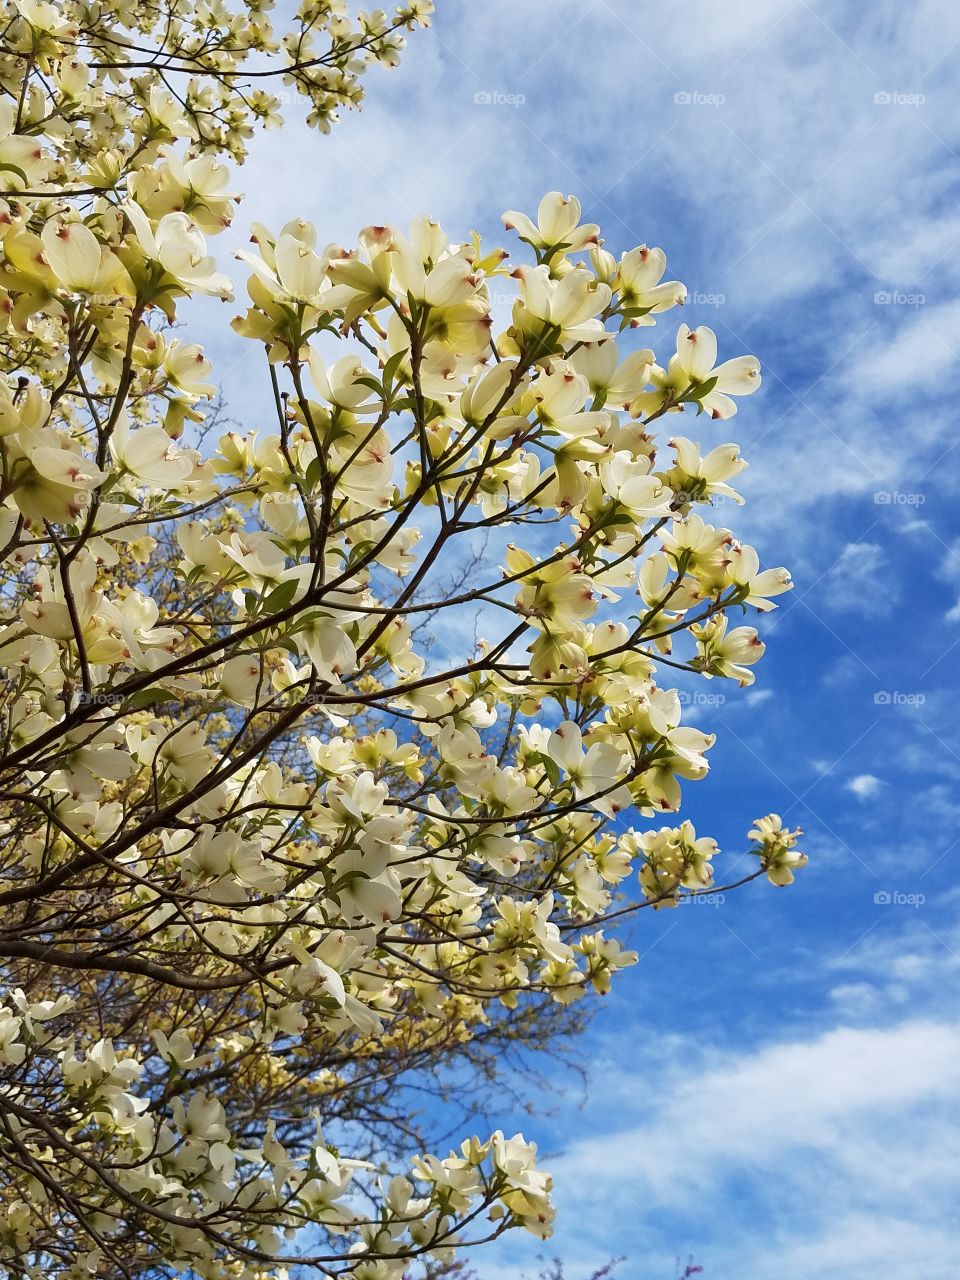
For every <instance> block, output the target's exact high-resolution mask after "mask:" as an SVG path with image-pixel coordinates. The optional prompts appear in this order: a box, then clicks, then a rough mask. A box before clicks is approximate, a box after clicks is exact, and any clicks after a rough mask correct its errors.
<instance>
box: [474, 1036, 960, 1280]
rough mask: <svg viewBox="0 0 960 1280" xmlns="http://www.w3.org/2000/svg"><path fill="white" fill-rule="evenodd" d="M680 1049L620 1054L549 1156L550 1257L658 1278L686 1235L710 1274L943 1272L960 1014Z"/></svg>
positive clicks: (950, 1255)
mask: <svg viewBox="0 0 960 1280" xmlns="http://www.w3.org/2000/svg"><path fill="white" fill-rule="evenodd" d="M624 1047H625V1046H624ZM691 1049H692V1046H689V1045H687V1046H684V1047H682V1048H680V1049H679V1050H678V1049H676V1048H675V1049H674V1052H673V1055H672V1056H671V1058H670V1060H669V1061H668V1062H662V1061H661V1062H660V1063H658V1064H657V1069H656V1070H655V1071H651V1070H648V1069H646V1068H647V1067H648V1066H649V1064H647V1063H644V1062H643V1061H640V1062H638V1061H637V1059H636V1054H635V1052H633V1051H631V1054H630V1056H629V1058H628V1059H626V1060H629V1061H630V1063H631V1069H630V1074H629V1076H628V1077H627V1078H626V1080H625V1081H624V1083H625V1084H627V1085H628V1087H627V1088H625V1089H618V1090H617V1091H616V1093H615V1095H614V1098H612V1099H611V1100H610V1101H611V1104H612V1105H610V1106H609V1107H608V1108H606V1109H605V1108H604V1107H603V1105H602V1102H600V1103H598V1104H597V1105H596V1106H595V1107H594V1108H592V1112H593V1114H588V1116H587V1118H586V1126H590V1125H591V1123H592V1126H593V1128H594V1129H595V1131H596V1132H595V1136H591V1137H587V1138H581V1139H579V1140H575V1141H573V1142H572V1143H571V1144H570V1145H569V1146H568V1147H567V1148H566V1150H565V1151H564V1152H563V1154H562V1155H561V1156H560V1157H559V1159H554V1160H553V1161H552V1162H551V1165H552V1168H553V1171H554V1173H555V1176H556V1178H557V1183H558V1187H559V1199H560V1203H561V1209H564V1208H565V1209H566V1211H567V1215H568V1216H567V1220H566V1225H565V1226H561V1233H560V1236H559V1238H558V1240H557V1242H556V1252H558V1253H559V1254H561V1255H564V1254H565V1253H566V1252H567V1245H568V1242H569V1249H570V1250H572V1251H573V1254H574V1256H575V1257H576V1258H577V1259H578V1260H581V1259H582V1260H583V1262H584V1263H588V1264H590V1263H592V1264H593V1265H595V1264H596V1263H597V1262H599V1261H601V1260H603V1259H605V1258H608V1257H610V1256H611V1255H612V1254H615V1253H626V1254H628V1274H636V1275H641V1274H642V1275H644V1276H647V1275H650V1276H654V1275H657V1274H662V1275H668V1274H669V1271H664V1270H663V1266H664V1265H665V1264H666V1258H667V1257H668V1256H669V1252H668V1251H669V1249H670V1248H671V1244H670V1241H671V1240H672V1241H673V1242H674V1247H675V1248H676V1250H677V1251H678V1252H679V1251H681V1250H683V1251H685V1250H686V1248H687V1245H688V1242H689V1247H690V1248H691V1249H692V1250H693V1252H694V1255H695V1256H696V1257H698V1258H699V1259H700V1260H701V1261H704V1260H709V1262H710V1266H709V1268H708V1274H710V1275H718V1276H720V1275H738V1276H744V1277H750V1278H751V1280H752V1278H753V1277H767V1276H771V1275H776V1276H777V1277H778V1280H809V1277H810V1276H811V1275H816V1276H817V1277H818V1280H902V1277H903V1276H906V1275H909V1276H910V1277H911V1280H914V1278H916V1280H942V1277H943V1276H944V1275H947V1274H949V1273H950V1272H951V1270H952V1269H953V1268H955V1267H957V1266H958V1265H960V1240H958V1239H957V1237H956V1235H955V1234H954V1233H952V1232H950V1231H949V1230H947V1226H946V1221H947V1220H946V1218H945V1217H943V1215H944V1213H945V1212H951V1210H950V1209H949V1206H950V1205H951V1203H952V1199H953V1198H954V1197H955V1196H956V1193H957V1191H958V1190H960V1175H958V1166H957V1165H955V1164H954V1163H952V1162H953V1161H954V1160H955V1157H956V1154H957V1152H956V1148H957V1144H958V1140H957V1135H956V1132H955V1131H951V1130H950V1129H949V1128H948V1127H947V1126H946V1121H947V1118H948V1117H949V1116H950V1115H951V1114H953V1113H955V1109H956V1107H957V1105H958V1103H960V1027H958V1026H956V1025H953V1024H949V1023H944V1022H935V1021H923V1020H915V1021H908V1022H903V1023H901V1024H899V1025H896V1026H893V1027H890V1028H886V1029H876V1028H866V1029H863V1028H861V1029H856V1028H851V1027H845V1026H841V1027H838V1028H837V1029H835V1030H832V1031H829V1032H827V1033H825V1034H823V1035H820V1036H817V1037H815V1038H813V1039H809V1040H802V1039H799V1040H792V1041H788V1042H783V1043H778V1044H771V1045H769V1046H767V1047H765V1048H761V1049H759V1050H757V1051H756V1052H753V1053H742V1054H739V1055H725V1056H719V1055H715V1056H714V1059H713V1061H712V1062H710V1063H708V1064H707V1065H706V1066H705V1067H703V1068H700V1069H698V1068H697V1066H696V1063H697V1060H698V1056H699V1054H698V1051H697V1050H693V1051H692V1052H691ZM691 1064H693V1065H691ZM603 1065H605V1067H606V1070H607V1071H608V1072H609V1073H611V1077H613V1073H617V1074H618V1075H619V1072H620V1071H621V1070H622V1063H613V1062H608V1063H606V1064H603ZM602 1071H603V1067H602V1066H601V1067H598V1068H597V1086H596V1094H595V1096H597V1097H598V1098H599V1097H600V1096H601V1095H602V1080H603V1074H602ZM630 1085H632V1087H629V1086H630ZM618 1117H619V1118H620V1119H621V1121H622V1122H621V1123H620V1124H616V1119H617V1118H618ZM586 1126H585V1127H586ZM938 1215H940V1216H939V1219H938ZM561 1222H563V1219H561ZM509 1248H510V1249H511V1250H513V1249H514V1248H515V1246H514V1245H513V1244H511V1245H510V1246H509ZM513 1256H514V1257H516V1253H515V1252H514V1255H513ZM521 1256H522V1255H521ZM521 1265H522V1264H520V1263H518V1264H517V1270H515V1271H505V1270H504V1269H503V1265H502V1261H501V1262H500V1263H499V1264H498V1265H497V1267H496V1269H495V1270H491V1271H489V1272H484V1273H483V1274H484V1275H485V1276H486V1275H489V1276H491V1278H492V1276H493V1275H497V1276H501V1277H505V1278H506V1277H507V1276H511V1277H512V1276H514V1275H515V1276H519V1275H520V1274H521V1269H520V1267H521Z"/></svg>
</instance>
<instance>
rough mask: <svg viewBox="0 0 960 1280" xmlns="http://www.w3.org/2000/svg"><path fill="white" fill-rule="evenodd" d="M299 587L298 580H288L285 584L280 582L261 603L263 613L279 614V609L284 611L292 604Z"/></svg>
mask: <svg viewBox="0 0 960 1280" xmlns="http://www.w3.org/2000/svg"><path fill="white" fill-rule="evenodd" d="M299 586H300V583H299V581H298V579H296V578H288V579H287V581H286V582H281V583H280V585H279V586H277V587H274V588H273V590H272V591H271V592H270V594H269V595H268V596H267V598H266V600H264V602H263V611H264V613H279V612H280V610H281V609H286V607H287V605H290V604H293V597H294V596H295V595H296V594H297V589H298V587H299Z"/></svg>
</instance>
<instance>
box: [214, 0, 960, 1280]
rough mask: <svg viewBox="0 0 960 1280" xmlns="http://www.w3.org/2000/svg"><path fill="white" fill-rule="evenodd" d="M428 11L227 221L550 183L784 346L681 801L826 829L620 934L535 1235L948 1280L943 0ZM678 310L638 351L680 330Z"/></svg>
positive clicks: (952, 619) (955, 235)
mask: <svg viewBox="0 0 960 1280" xmlns="http://www.w3.org/2000/svg"><path fill="white" fill-rule="evenodd" d="M438 7H439V10H440V12H439V13H438V15H437V17H436V20H435V25H434V28H433V30H431V31H430V32H427V33H421V34H420V35H419V36H418V37H417V38H415V39H414V40H412V41H411V44H410V47H409V49H408V51H407V54H406V57H405V59H404V61H403V63H402V64H401V66H400V68H399V69H398V70H396V71H392V72H390V73H385V72H379V73H378V72H374V73H373V74H372V75H371V76H370V78H369V80H368V95H369V96H368V102H367V106H366V108H365V110H364V112H363V113H362V114H360V115H359V116H351V117H350V118H348V119H347V120H345V121H344V123H342V124H341V125H340V126H339V127H338V129H337V130H336V131H335V133H334V134H333V135H332V136H331V137H330V138H321V137H318V136H317V135H316V134H312V133H309V132H308V131H307V130H306V129H305V128H302V127H300V126H299V125H297V124H294V123H292V122H291V124H290V125H289V126H288V127H286V128H285V129H284V130H283V131H282V132H281V133H273V134H269V135H266V136H265V137H264V138H261V139H260V140H259V141H258V142H257V143H256V144H255V146H254V148H253V153H252V157H251V160H250V162H249V165H248V167H247V168H246V169H245V170H244V171H243V172H242V173H241V174H240V175H239V183H238V185H239V187H241V188H242V189H244V190H245V191H246V193H247V199H246V201H245V203H244V205H243V206H242V208H241V211H240V214H239V216H238V219H237V223H236V234H235V240H236V243H237V244H238V245H239V244H240V243H241V242H242V240H243V239H245V236H246V231H247V228H248V226H249V223H250V221H252V220H253V219H259V220H262V221H265V222H267V223H269V224H271V225H273V226H274V228H279V226H280V225H282V223H283V222H285V221H287V220H288V219H289V218H291V217H293V216H303V217H307V218H309V219H311V220H312V221H314V222H315V223H317V225H318V226H319V227H320V229H321V239H322V240H324V241H326V240H331V239H336V240H341V241H343V242H346V243H349V242H351V241H353V240H354V238H355V235H356V232H357V230H358V229H359V228H360V227H361V226H363V225H365V224H366V223H370V222H381V223H382V222H387V221H393V222H397V223H399V224H401V225H403V224H406V223H408V222H409V221H410V219H411V218H412V217H414V216H415V215H417V214H420V213H430V214H431V215H432V216H434V217H437V218H439V219H440V220H441V221H442V222H443V224H444V226H445V228H446V229H447V231H448V232H449V233H450V235H451V237H452V238H455V239H459V238H462V237H465V236H466V234H467V233H468V232H469V231H470V230H471V229H472V228H474V227H477V228H478V229H480V230H481V231H483V232H485V233H487V234H488V235H491V236H498V235H499V231H498V228H499V215H500V213H501V212H502V211H503V210H504V209H507V208H516V209H526V210H530V211H531V212H532V211H533V210H534V209H535V207H536V204H537V202H538V200H539V198H540V196H541V195H542V194H543V192H544V191H547V190H551V189H559V190H562V191H563V192H565V193H572V194H576V195H577V196H578V197H579V198H580V199H581V201H582V202H583V205H584V213H585V216H586V218H587V219H588V220H590V221H596V222H599V223H600V225H601V228H602V231H603V234H604V236H605V237H606V241H607V247H608V248H610V249H612V250H613V251H614V252H615V253H619V252H621V251H622V250H624V249H627V248H630V247H632V246H633V245H635V244H639V243H642V242H646V243H648V244H658V245H662V246H663V247H664V248H665V250H666V251H667V255H668V259H669V263H670V272H669V274H670V275H671V276H676V277H677V278H679V279H681V280H683V281H684V282H685V283H686V284H687V286H688V288H689V289H690V291H691V295H692V297H691V299H690V300H689V301H688V304H687V307H686V308H685V311H684V314H683V315H682V317H681V318H682V319H685V320H686V321H687V322H688V323H691V324H696V323H702V324H709V325H711V326H712V327H713V328H715V329H716V330H717V333H718V336H719V339H720V344H721V353H722V355H723V356H730V355H736V354H740V353H741V352H745V351H749V352H754V353H756V354H757V355H758V356H759V357H760V359H761V361H762V362H763V365H764V385H763V388H762V389H761V391H760V393H759V394H758V395H756V396H754V397H752V398H751V399H750V400H749V401H745V402H743V403H742V405H741V411H740V413H739V414H738V416H737V417H736V418H735V419H734V420H733V422H732V423H731V424H727V425H726V427H714V426H712V425H707V426H706V427H704V429H703V432H701V433H700V434H701V438H703V439H704V443H705V444H706V443H707V442H708V441H709V442H710V443H720V442H721V441H722V440H726V439H735V440H737V441H738V442H739V443H741V445H742V447H743V450H744V454H745V456H746V457H747V459H748V460H749V462H750V464H751V465H750V470H749V471H747V472H746V473H745V474H744V476H742V477H741V478H740V481H739V482H738V488H740V490H741V491H742V492H743V493H744V495H745V496H746V498H747V500H748V505H747V507H746V508H745V509H744V510H743V511H735V512H732V511H729V510H724V511H723V513H722V518H723V519H729V520H730V522H731V523H732V527H733V528H734V529H736V530H737V531H738V532H739V533H741V535H742V536H744V537H745V538H747V539H749V540H751V541H754V542H755V543H756V545H757V546H758V548H759V549H760V551H761V554H762V557H763V559H764V561H765V563H767V564H780V563H785V564H787V565H789V566H790V568H791V570H792V571H793V574H794V578H795V581H796V583H797V588H796V590H795V591H794V592H793V593H792V595H791V596H789V597H786V598H785V601H786V602H785V604H784V605H783V607H782V608H781V610H780V611H779V612H778V613H776V614H774V615H772V616H770V617H768V618H767V619H765V620H763V621H762V623H761V631H762V635H763V638H764V639H765V640H766V641H767V642H768V651H767V655H766V657H765V659H764V661H763V663H762V664H761V666H760V668H759V669H758V680H757V684H756V686H755V687H754V689H753V690H751V691H744V692H738V691H737V690H736V689H735V688H732V687H730V686H729V685H724V686H723V687H721V688H718V687H717V685H716V683H714V685H711V686H709V692H711V693H712V692H719V693H722V694H724V695H725V697H726V701H725V702H724V703H723V704H722V705H719V706H713V707H711V706H693V707H691V708H690V715H691V717H696V720H697V722H698V723H700V724H701V725H702V726H703V727H709V728H710V729H711V730H714V731H716V732H717V733H718V735H719V741H718V744H717V746H716V747H715V749H714V751H713V752H712V755H711V762H712V772H711V774H710V777H709V778H708V780H707V781H706V782H704V783H702V784H699V785H697V786H695V787H689V788H688V793H687V804H686V807H685V810H684V812H685V816H689V817H691V818H692V819H693V820H694V822H695V824H696V825H697V827H698V830H701V831H702V832H703V833H709V834H712V835H715V836H716V837H717V839H718V840H719V842H720V845H721V848H722V849H723V850H724V851H725V855H726V856H725V857H724V858H723V859H721V860H718V864H717V865H718V870H720V871H721V874H727V873H733V874H735V873H736V871H737V869H738V867H742V866H743V865H744V864H743V863H740V864H738V863H737V861H736V854H737V851H738V849H740V848H741V847H743V844H744V834H745V832H746V829H747V827H748V826H749V825H750V822H751V820H752V819H753V818H754V817H756V816H757V815H758V814H761V813H766V812H768V811H771V810H775V811H779V812H781V813H782V814H784V816H785V817H787V818H789V821H790V823H791V825H793V824H796V823H799V824H800V825H802V826H803V827H804V828H805V829H806V831H807V833H808V834H807V837H806V840H805V847H806V849H807V851H808V852H809V853H810V855H811V861H810V866H809V867H808V868H807V869H806V871H804V872H803V873H802V875H801V877H800V879H799V881H798V884H797V885H796V886H795V888H794V889H792V890H790V891H782V892H781V891H776V890H773V889H772V888H770V887H769V886H766V885H759V884H757V885H753V886H751V887H750V888H748V889H747V890H745V891H743V892H741V893H739V894H736V895H729V896H728V897H727V898H726V899H725V901H724V902H722V903H720V904H717V905H698V906H686V907H683V908H681V909H679V910H676V911H662V912H659V913H654V912H643V913H641V918H640V919H639V920H638V922H637V923H636V925H635V926H632V929H631V936H632V939H633V944H634V945H635V946H636V947H637V949H638V950H639V951H640V952H641V953H642V960H641V962H640V964H639V965H638V966H637V967H636V968H635V969H633V970H632V971H630V973H629V974H628V975H626V976H625V977H624V978H623V979H622V980H621V981H620V983H619V984H618V985H617V986H616V988H615V992H614V993H613V994H612V995H611V996H609V997H608V998H607V1003H606V1006H605V1007H604V1008H603V1009H601V1011H600V1016H599V1017H598V1019H597V1021H596V1023H595V1025H594V1028H593V1030H592V1031H591V1032H590V1034H589V1037H588V1039H587V1041H586V1042H585V1043H584V1046H583V1052H584V1056H585V1057H587V1058H589V1059H590V1060H592V1062H593V1064H594V1065H593V1068H592V1081H591V1087H590V1092H589V1098H588V1100H587V1102H586V1104H585V1105H583V1095H582V1092H581V1091H580V1090H579V1089H578V1088H577V1086H576V1084H575V1082H574V1081H572V1080H567V1081H564V1080H563V1079H561V1078H557V1079H556V1081H555V1087H551V1088H550V1089H549V1090H548V1096H545V1097H544V1099H543V1114H542V1116H541V1117H540V1118H538V1119H537V1120H535V1121H533V1122H531V1121H530V1119H529V1117H524V1119H523V1127H524V1129H525V1131H526V1133H527V1136H528V1137H533V1138H535V1139H536V1140H537V1141H538V1142H540V1144H541V1147H542V1149H543V1150H544V1152H546V1153H548V1154H549V1157H550V1159H549V1161H548V1163H549V1164H550V1166H551V1167H552V1168H553V1169H554V1171H555V1173H556V1175H557V1199H558V1203H559V1205H560V1207H561V1210H562V1214H561V1219H560V1223H559V1227H558V1233H557V1237H556V1240H555V1241H554V1242H552V1243H551V1245H550V1246H548V1251H549V1252H554V1251H555V1252H558V1253H561V1254H563V1255H564V1256H565V1257H566V1258H568V1259H570V1260H571V1265H570V1266H569V1268H568V1274H569V1280H579V1276H580V1272H581V1271H585V1270H586V1269H587V1268H589V1267H590V1266H591V1265H596V1264H598V1263H600V1262H602V1261H604V1260H605V1259H606V1258H607V1257H609V1256H610V1255H611V1254H626V1255H628V1257H629V1261H628V1262H627V1263H626V1264H625V1265H624V1267H623V1268H622V1271H621V1273H620V1274H622V1275H623V1276H624V1277H627V1278H628V1280H659V1278H660V1277H666V1278H667V1280H669V1277H671V1276H672V1274H673V1258H674V1255H675V1254H683V1255H684V1256H686V1254H687V1253H689V1252H692V1253H693V1254H694V1255H695V1257H696V1259H697V1261H698V1262H700V1263H701V1265H703V1266H704V1268H705V1272H704V1275H705V1280H733V1278H734V1277H736V1280H769V1277H771V1276H774V1275H775V1276H777V1277H778V1280H807V1278H808V1277H812V1276H816V1277H818V1280H834V1278H837V1280H839V1278H841V1277H842V1278H843V1280H867V1277H869V1280H901V1278H902V1277H903V1276H906V1275H909V1276H910V1277H911V1280H942V1278H943V1277H944V1276H946V1275H947V1274H951V1273H952V1272H953V1271H954V1270H956V1269H957V1268H958V1267H960V1231H958V1229H957V1228H958V1225H960V1224H958V1220H957V1218H958V1215H957V1211H956V1207H955V1206H956V1203H957V1193H958V1191H960V1163H958V1161H957V1158H956V1157H957V1154H958V1148H960V1127H958V1125H957V1118H958V1110H960V1010H958V1002H957V999H956V991H957V981H958V974H960V921H958V917H957V905H958V901H960V890H958V887H957V877H956V871H955V868H956V866H957V862H958V859H960V823H958V818H960V790H958V785H957V783H958V777H960V738H958V735H957V734H956V732H955V728H954V725H955V723H956V721H957V716H958V711H960V697H958V693H957V681H956V679H955V674H954V673H955V669H956V666H957V663H958V661H960V521H958V519H957V516H956V504H955V500H954V493H955V491H956V487H957V481H958V469H960V435H958V423H957V411H956V408H955V404H956V395H957V389H958V380H960V379H958V364H957V355H958V349H960V301H958V276H960V202H958V199H957V195H958V188H960V111H958V110H957V101H956V98H957V93H956V89H955V87H954V86H955V82H956V80H957V75H958V71H960V6H956V5H954V4H950V3H947V0H939V3H935V2H932V0H915V2H914V3H912V4H910V5H902V4H895V3H888V2H887V0H873V2H872V3H871V4H869V5H863V4H852V3H847V4H843V3H839V2H836V3H829V2H821V3H816V2H813V0H811V2H809V3H804V2H803V0H798V2H796V3H787V2H786V0H689V2H688V3H686V4H684V5H683V6H680V5H665V4H653V3H651V2H650V0H594V2H592V3H591V0H550V2H549V3H548V2H547V0H525V3H524V2H521V3H518V2H517V0H510V2H509V3H508V2H507V0H475V3H473V4H470V5H466V4H462V3H459V4H458V3H455V2H454V0H440V2H439V6H438ZM230 234H231V235H233V234H234V233H232V232H231V233H230ZM220 244H221V251H222V246H223V239H221V242H220ZM235 274H237V275H238V276H239V275H241V274H242V273H240V272H237V273H235ZM212 313H213V308H212V307H208V308H204V309H202V311H201V312H200V316H201V319H200V329H201V332H200V333H199V334H198V337H200V338H201V339H202V340H204V341H205V342H206V345H207V347H208V349H209V351H210V353H211V354H212V355H213V356H214V358H215V359H216V361H217V364H218V370H219V372H220V375H221V377H222V378H223V380H224V381H225V383H226V387H227V392H228V399H229V400H230V402H231V405H232V408H233V410H234V412H235V413H237V414H238V416H240V417H241V420H242V421H243V425H244V427H245V428H249V427H252V426H256V425H257V423H256V421H254V419H255V418H256V415H257V414H258V413H260V412H263V413H265V414H266V413H269V403H268V400H267V395H266V393H267V388H266V386H265V385H264V384H263V381H262V379H261V378H260V377H259V370H258V371H256V372H254V371H252V370H251V369H250V366H249V363H247V361H246V359H245V357H246V356H248V348H240V347H239V346H237V345H235V344H234V343H233V341H232V340H231V339H230V338H225V337H224V336H223V333H224V328H223V324H222V321H223V319H224V315H223V314H222V313H220V314H217V315H216V319H217V321H218V324H217V326H216V327H214V326H213V325H212V324H210V323H209V320H210V317H211V315H212ZM231 314H232V311H231ZM674 317H675V313H672V314H671V315H668V316H667V317H665V318H664V320H663V321H661V323H660V325H659V326H658V328H657V329H656V330H654V331H650V330H645V331H642V334H641V336H642V337H643V340H644V343H646V342H647V340H648V338H649V335H650V334H651V333H653V334H654V335H655V336H656V341H657V342H658V343H659V349H660V350H661V351H662V352H668V351H669V349H670V346H671V343H672V335H673V331H674V328H675V324H676V323H678V322H679V321H678V320H676V321H675V318H674ZM208 329H209V332H207V330H208ZM266 422H267V423H268V422H269V418H267V419H266ZM702 422H703V420H702V419H701V423H702ZM699 425H700V424H698V426H699ZM718 431H722V432H723V434H722V435H721V434H714V435H710V434H709V433H710V432H718ZM548 1110H549V1111H550V1114H548ZM502 1119H503V1123H504V1127H509V1126H510V1124H511V1121H512V1120H513V1119H514V1117H511V1116H510V1115H509V1114H507V1113H506V1112H505V1114H504V1115H503V1117H502ZM538 1250H539V1247H538V1246H537V1245H536V1244H535V1243H529V1244H526V1243H524V1242H522V1241H520V1242H518V1241H517V1240H516V1238H515V1237H511V1238H510V1243H509V1245H504V1246H502V1247H498V1250H497V1251H495V1252H494V1253H493V1254H489V1255H487V1256H486V1260H485V1261H483V1260H479V1262H478V1265H479V1268H480V1271H481V1274H482V1276H483V1278H484V1280H493V1277H495V1276H496V1277H503V1278H504V1280H520V1277H521V1276H526V1275H530V1274H532V1273H533V1271H534V1270H535V1256H536V1254H537V1252H538Z"/></svg>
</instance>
